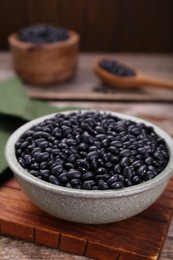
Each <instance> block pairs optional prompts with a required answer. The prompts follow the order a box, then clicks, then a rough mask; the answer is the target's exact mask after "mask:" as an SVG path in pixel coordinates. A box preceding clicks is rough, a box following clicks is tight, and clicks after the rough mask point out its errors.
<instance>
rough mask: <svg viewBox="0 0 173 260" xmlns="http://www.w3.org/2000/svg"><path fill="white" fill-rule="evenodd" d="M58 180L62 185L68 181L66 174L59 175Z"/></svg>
mask: <svg viewBox="0 0 173 260" xmlns="http://www.w3.org/2000/svg"><path fill="white" fill-rule="evenodd" d="M58 178H59V180H60V182H62V183H66V182H67V181H68V180H69V179H68V177H67V173H66V172H63V173H61V174H60V175H59V176H58Z"/></svg>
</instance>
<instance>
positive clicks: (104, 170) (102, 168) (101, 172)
mask: <svg viewBox="0 0 173 260" xmlns="http://www.w3.org/2000/svg"><path fill="white" fill-rule="evenodd" d="M96 173H97V174H105V173H107V170H106V169H105V168H104V167H100V168H98V169H97V170H96Z"/></svg>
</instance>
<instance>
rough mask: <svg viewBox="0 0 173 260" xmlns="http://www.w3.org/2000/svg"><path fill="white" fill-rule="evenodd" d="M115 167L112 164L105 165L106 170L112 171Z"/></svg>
mask: <svg viewBox="0 0 173 260" xmlns="http://www.w3.org/2000/svg"><path fill="white" fill-rule="evenodd" d="M113 167H114V164H113V163H111V162H107V163H105V168H106V169H107V170H110V169H112V168H113Z"/></svg>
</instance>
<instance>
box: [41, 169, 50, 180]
mask: <svg viewBox="0 0 173 260" xmlns="http://www.w3.org/2000/svg"><path fill="white" fill-rule="evenodd" d="M40 175H41V177H42V178H43V179H45V178H48V177H49V175H50V170H48V169H45V170H40Z"/></svg>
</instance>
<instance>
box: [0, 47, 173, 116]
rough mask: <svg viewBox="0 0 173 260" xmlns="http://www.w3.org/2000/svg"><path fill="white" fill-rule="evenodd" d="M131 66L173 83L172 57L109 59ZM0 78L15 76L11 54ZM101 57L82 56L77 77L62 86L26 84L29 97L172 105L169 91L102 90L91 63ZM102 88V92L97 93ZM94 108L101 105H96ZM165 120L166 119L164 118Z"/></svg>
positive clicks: (3, 60)
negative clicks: (150, 102)
mask: <svg viewBox="0 0 173 260" xmlns="http://www.w3.org/2000/svg"><path fill="white" fill-rule="evenodd" d="M107 55H108V56H109V57H112V58H114V59H117V60H120V61H122V62H124V63H128V64H130V65H131V66H133V67H134V68H136V69H139V70H140V71H141V72H142V73H144V74H146V75H148V76H150V77H155V78H158V80H159V79H162V78H163V79H165V80H171V81H173V55H172V54H169V55H168V54H162V55H159V56H158V55H156V54H155V55H154V54H153V55H149V54H148V55H146V54H136V55H134V54H119V53H112V54H106V56H107ZM0 56H1V62H0V79H5V78H8V77H10V76H13V75H15V73H14V71H13V70H12V67H11V55H10V54H9V53H8V52H3V53H1V55H0ZM97 56H99V54H94V53H93V54H89V55H88V54H86V53H85V54H84V53H82V54H80V55H79V66H78V69H77V73H76V75H75V77H74V78H73V79H72V80H71V81H69V82H67V83H63V84H57V85H56V86H49V87H48V88H42V89H40V87H35V86H32V85H25V87H26V91H27V93H28V95H29V96H30V97H32V98H40V99H44V100H51V99H52V100H58V101H60V100H61V101H62V100H66V101H67V100H71V101H76V100H78V101H81V100H82V104H83V101H102V102H103V101H111V102H116V101H118V102H120V101H124V102H126V101H130V102H132V101H136V102H144V101H145V102H149V101H152V102H159V101H160V102H165V103H166V102H173V91H172V90H169V89H164V88H163V89H161V88H160V89H157V88H156V89H152V88H150V86H149V85H148V86H145V87H144V88H141V89H136V90H135V89H129V90H122V89H119V88H117V89H115V88H114V89H112V88H108V87H104V88H102V85H101V81H100V79H99V78H98V77H97V76H96V75H95V73H94V72H93V71H92V68H91V67H92V62H93V60H94V59H95V58H96V57H97ZM95 88H99V89H101V90H103V91H94V89H95ZM94 105H99V104H98V102H96V103H95V104H94ZM162 120H163V118H162Z"/></svg>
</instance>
